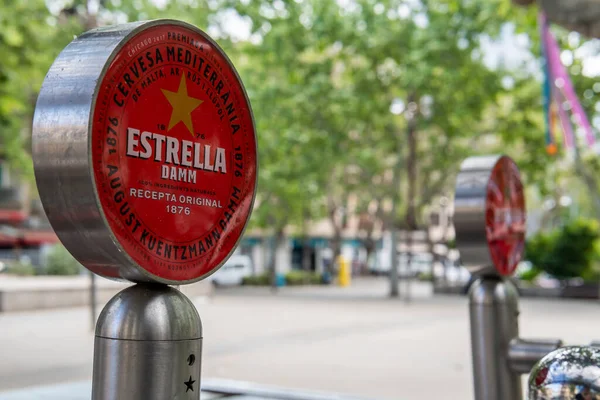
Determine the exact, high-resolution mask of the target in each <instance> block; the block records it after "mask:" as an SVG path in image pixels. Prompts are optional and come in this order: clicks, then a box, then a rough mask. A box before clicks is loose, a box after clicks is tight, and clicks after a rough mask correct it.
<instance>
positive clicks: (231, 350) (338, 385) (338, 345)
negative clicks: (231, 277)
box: [0, 278, 600, 400]
mask: <svg viewBox="0 0 600 400" xmlns="http://www.w3.org/2000/svg"><path fill="white" fill-rule="evenodd" d="M403 289H404V286H401V291H402V290H403ZM386 293H387V281H386V280H385V279H384V278H363V279H360V280H354V281H353V285H352V286H351V287H349V288H338V287H321V286H315V287H299V288H282V289H280V290H279V292H278V293H277V294H275V295H274V294H272V293H271V292H270V290H269V289H267V288H231V289H221V290H217V291H216V292H215V294H214V295H213V296H212V297H211V298H208V299H207V298H197V299H196V301H195V303H196V306H197V307H198V310H199V312H200V315H201V316H202V320H203V324H204V337H205V342H204V350H205V352H204V355H203V372H202V376H203V377H204V378H226V379H232V380H243V381H250V382H255V383H260V384H268V385H276V386H279V387H289V388H299V389H310V390H319V391H327V392H339V393H345V394H350V395H354V396H360V397H366V398H373V399H395V400H402V399H419V398H421V396H422V395H423V394H427V395H434V396H435V394H436V393H437V392H436V391H439V393H443V398H448V399H467V398H472V388H471V362H470V349H469V325H468V309H467V307H468V306H467V299H466V298H465V297H462V296H439V295H438V296H435V297H434V296H432V294H431V289H430V287H428V285H427V284H424V283H413V285H412V294H413V299H412V301H411V303H410V304H407V303H405V301H404V300H402V299H395V300H391V299H389V298H386V297H385V296H386ZM521 306H522V307H521V310H522V313H521V319H520V325H521V335H522V336H523V337H530V338H534V337H535V338H539V337H554V336H558V337H561V338H563V339H564V340H565V341H566V342H567V343H581V344H584V343H585V344H587V343H589V342H590V341H591V340H592V339H598V336H600V334H598V336H596V337H595V336H594V332H600V321H599V320H598V319H597V318H595V317H594V316H595V315H596V313H597V312H598V308H599V306H600V305H599V304H597V303H596V302H593V301H564V300H562V301H557V300H547V299H543V300H542V299H522V301H521ZM88 313H89V310H88V309H87V308H75V309H66V310H65V309H62V310H49V311H39V312H22V313H5V314H1V315H0V326H1V327H2V329H1V330H0V356H1V358H2V361H3V362H2V363H0V398H1V392H2V391H7V390H10V389H16V388H24V387H32V386H40V385H49V384H58V383H62V382H77V381H85V380H89V379H91V371H92V355H93V335H92V333H91V332H90V330H89V314H88ZM583 327H584V328H583ZM582 328H583V329H582Z"/></svg>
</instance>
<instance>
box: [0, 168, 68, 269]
mask: <svg viewBox="0 0 600 400" xmlns="http://www.w3.org/2000/svg"><path fill="white" fill-rule="evenodd" d="M55 243H58V237H57V236H56V234H55V233H54V231H53V230H52V227H51V226H50V223H49V222H48V219H47V218H46V215H45V214H44V210H43V208H42V204H41V202H40V200H39V198H38V197H37V196H36V195H34V194H33V193H31V191H30V190H29V185H27V184H25V183H23V182H21V181H20V180H19V178H18V176H17V175H16V174H15V173H13V172H12V171H11V169H10V167H9V165H8V163H7V162H6V161H5V160H3V159H0V263H5V262H10V261H15V260H21V261H29V262H31V263H32V264H34V265H40V264H43V262H44V257H45V254H46V252H47V250H48V249H49V248H50V247H51V246H52V245H53V244H55Z"/></svg>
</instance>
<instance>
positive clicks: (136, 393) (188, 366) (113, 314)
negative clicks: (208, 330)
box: [92, 284, 202, 400]
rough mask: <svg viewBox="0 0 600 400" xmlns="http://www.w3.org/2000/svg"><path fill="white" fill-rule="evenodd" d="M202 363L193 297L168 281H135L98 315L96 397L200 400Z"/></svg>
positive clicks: (103, 399)
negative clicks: (146, 282) (152, 282)
mask: <svg viewBox="0 0 600 400" xmlns="http://www.w3.org/2000/svg"><path fill="white" fill-rule="evenodd" d="M201 365H202V324H201V322H200V317H199V316H198V312H197V311H196V308H195V307H194V305H193V304H192V302H191V301H190V300H189V299H188V298H187V297H186V296H185V295H183V294H182V293H181V292H180V291H179V290H177V289H174V288H171V287H168V286H166V285H147V284H142V285H135V286H131V287H129V288H127V289H125V290H123V291H122V292H120V293H119V294H117V295H116V296H115V297H113V298H112V299H111V300H110V302H109V303H108V304H107V305H106V307H104V309H103V310H102V313H101V314H100V317H99V319H98V325H97V327H96V339H95V343H94V372H93V384H92V400H115V399H127V400H165V399H184V398H185V399H186V400H188V399H189V400H192V399H196V400H197V399H200V372H201Z"/></svg>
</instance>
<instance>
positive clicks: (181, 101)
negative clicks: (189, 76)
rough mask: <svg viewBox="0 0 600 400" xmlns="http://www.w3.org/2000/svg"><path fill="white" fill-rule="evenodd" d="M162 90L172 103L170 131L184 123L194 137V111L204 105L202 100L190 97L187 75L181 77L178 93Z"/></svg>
mask: <svg viewBox="0 0 600 400" xmlns="http://www.w3.org/2000/svg"><path fill="white" fill-rule="evenodd" d="M161 90H162V92H163V94H164V95H165V97H166V98H167V100H169V103H171V107H173V111H172V112H171V120H170V121H169V129H168V130H171V128H173V127H174V126H175V125H177V124H178V123H179V122H183V123H184V125H185V126H186V127H187V128H188V130H189V131H190V133H191V134H192V136H194V125H192V111H194V110H195V109H196V108H197V107H198V106H199V105H200V104H202V100H200V99H196V98H194V97H190V96H188V94H187V85H186V81H185V75H183V74H182V75H181V82H179V89H177V92H171V91H170V90H165V89H161Z"/></svg>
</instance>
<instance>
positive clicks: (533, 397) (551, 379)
mask: <svg viewBox="0 0 600 400" xmlns="http://www.w3.org/2000/svg"><path fill="white" fill-rule="evenodd" d="M528 396H529V400H546V399H556V400H580V399H583V400H590V399H596V398H598V396H600V349H598V348H596V347H591V346H590V347H580V346H571V347H563V348H560V349H558V350H555V351H553V352H551V353H550V354H547V355H546V356H545V357H544V358H542V359H541V360H540V361H539V362H538V363H537V364H536V365H535V366H534V367H533V369H532V371H531V374H530V375H529V385H528Z"/></svg>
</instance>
